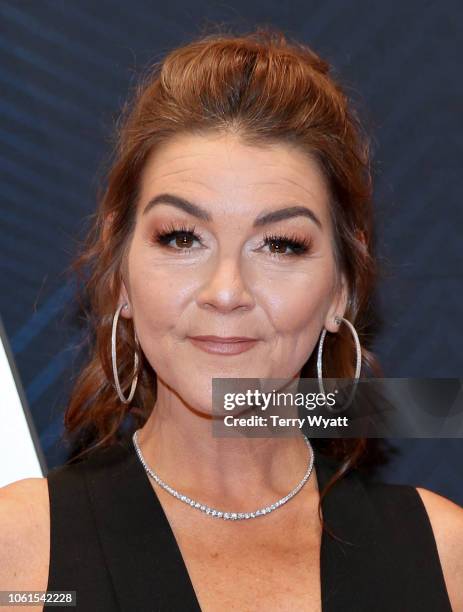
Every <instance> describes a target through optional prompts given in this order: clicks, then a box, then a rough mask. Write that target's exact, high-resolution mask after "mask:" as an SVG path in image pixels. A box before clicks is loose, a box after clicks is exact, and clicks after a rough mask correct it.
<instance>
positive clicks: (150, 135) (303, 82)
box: [64, 28, 382, 501]
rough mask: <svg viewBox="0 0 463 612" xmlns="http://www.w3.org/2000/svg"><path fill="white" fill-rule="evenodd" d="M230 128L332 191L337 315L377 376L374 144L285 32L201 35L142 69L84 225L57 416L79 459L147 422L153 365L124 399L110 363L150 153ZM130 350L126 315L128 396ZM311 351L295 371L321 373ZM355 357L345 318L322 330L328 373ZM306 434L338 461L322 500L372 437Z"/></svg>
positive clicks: (122, 328)
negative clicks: (341, 305)
mask: <svg viewBox="0 0 463 612" xmlns="http://www.w3.org/2000/svg"><path fill="white" fill-rule="evenodd" d="M227 131H233V132H234V133H236V134H238V135H239V137H240V138H241V139H242V142H243V143H245V144H249V145H254V146H264V145H265V144H267V143H279V142H280V143H289V144H291V145H292V146H295V147H297V148H298V149H299V150H301V151H303V152H305V153H307V155H308V156H309V157H310V158H311V159H312V160H315V161H316V162H317V163H318V165H319V167H320V169H321V170H322V172H323V176H324V177H325V179H326V183H327V185H328V187H329V193H330V196H331V197H330V214H331V219H332V222H333V223H332V226H333V228H334V243H333V251H334V257H335V261H336V269H337V271H338V272H342V273H343V274H344V275H345V278H346V280H347V283H348V289H349V302H348V306H347V310H346V312H345V313H344V316H345V317H346V318H347V319H348V320H349V321H350V322H352V324H353V325H355V327H356V330H357V333H358V335H359V338H360V342H361V344H362V366H366V367H367V368H368V369H369V370H370V371H371V372H372V373H373V375H375V376H381V375H382V372H381V368H380V366H379V363H378V362H377V360H376V358H375V356H374V355H373V354H372V353H371V352H370V351H369V350H368V349H367V348H366V347H365V344H366V341H367V339H368V338H367V332H366V329H367V327H368V325H369V324H370V323H371V321H370V317H371V315H370V313H369V305H370V301H371V296H372V292H373V289H374V285H375V282H376V278H377V274H378V270H377V263H376V259H375V257H374V254H373V250H374V249H373V210H372V179H371V171H370V142H369V139H368V137H367V135H366V133H365V131H364V130H363V128H362V125H361V123H360V121H359V119H358V117H357V113H356V111H355V109H354V108H353V104H352V102H351V101H350V100H349V99H348V97H347V95H346V93H345V91H344V90H343V87H342V86H341V84H340V82H339V80H338V79H336V78H334V76H333V75H332V74H331V67H330V65H329V64H328V62H327V61H326V60H324V59H322V58H321V57H320V56H319V55H318V54H317V53H315V52H314V51H313V50H312V49H311V48H310V47H309V46H307V45H304V44H301V43H298V42H295V41H289V40H288V38H287V37H286V36H285V35H284V34H283V33H282V32H281V31H280V30H277V29H275V28H258V29H257V30H256V31H255V32H252V33H250V34H245V35H240V36H235V35H232V34H229V33H214V34H209V35H205V36H202V37H200V38H199V39H197V40H194V41H192V42H190V43H188V44H185V45H184V46H181V47H178V48H176V49H174V50H173V51H171V52H170V53H168V54H167V55H166V56H165V57H164V58H163V60H162V61H160V62H157V63H156V64H154V65H153V66H151V67H150V69H149V70H148V72H147V73H146V74H145V75H144V77H143V78H142V79H140V81H139V83H138V85H137V87H136V89H135V92H134V95H133V97H131V99H130V100H129V102H128V103H127V104H126V105H125V107H124V109H123V112H122V114H121V119H120V121H119V123H118V126H117V131H116V139H115V146H114V155H113V159H112V160H111V166H110V168H109V171H108V173H107V181H106V185H105V187H104V188H103V190H102V191H101V194H100V196H99V202H98V209H97V211H96V213H95V215H94V220H93V224H92V227H91V230H90V232H89V233H88V236H87V239H86V241H85V242H84V244H83V245H82V251H81V252H80V253H79V254H78V256H77V257H76V259H75V261H74V262H73V264H72V266H71V269H72V271H73V272H75V273H77V276H78V277H79V279H80V280H81V281H82V282H81V287H80V288H81V290H82V293H81V296H82V298H83V305H84V309H85V311H86V315H87V324H88V331H89V333H88V341H89V349H90V350H89V356H88V361H87V363H85V364H84V367H83V368H82V370H81V371H80V373H79V376H78V378H77V380H76V381H75V383H74V387H73V389H72V393H71V396H70V401H69V405H68V407H67V410H66V413H65V419H64V424H65V434H66V437H68V438H71V439H73V443H74V445H75V448H76V449H78V450H79V451H80V452H79V453H78V454H77V457H80V455H82V454H84V453H86V452H88V451H90V450H92V449H95V448H96V447H99V446H106V445H110V444H113V443H115V442H116V441H117V440H119V439H120V438H122V437H124V436H127V435H131V434H132V433H133V431H134V430H135V429H138V428H139V427H141V426H143V424H144V423H145V422H146V420H147V419H148V417H149V415H150V412H151V410H152V408H153V406H154V404H155V401H156V387H157V385H156V373H155V372H154V371H153V369H152V368H151V366H150V364H149V362H148V361H147V359H146V358H145V357H144V355H143V354H142V353H141V354H140V355H139V357H140V360H139V361H140V363H139V375H138V384H137V389H136V393H135V395H134V398H133V400H132V402H131V403H130V405H126V404H122V403H121V402H120V400H119V398H118V396H117V394H116V391H115V389H114V385H113V375H112V365H111V325H112V319H113V315H114V312H115V310H116V308H117V305H118V299H119V295H120V293H119V292H120V287H121V280H122V277H121V271H122V270H123V266H124V256H125V253H126V250H127V247H128V245H129V243H130V239H131V235H132V232H133V229H134V221H135V211H136V203H137V196H138V194H139V189H140V174H141V172H142V170H143V168H144V164H145V161H146V159H147V157H148V155H149V154H150V153H151V152H152V151H153V150H154V149H155V148H156V147H158V146H160V145H161V144H162V143H163V142H166V141H168V140H169V139H171V138H172V137H174V136H176V135H178V134H182V133H185V134H187V133H189V134H199V135H201V134H207V133H209V132H222V133H225V132H227ZM78 297H80V296H78ZM136 348H137V347H136V345H135V344H134V329H133V323H132V320H127V319H119V325H118V347H117V355H118V369H119V380H120V381H121V386H122V388H123V391H124V393H125V394H126V395H127V390H128V389H129V388H130V383H131V380H132V376H133V358H134V351H135V350H136ZM138 350H139V348H138ZM315 352H316V351H314V353H315ZM314 353H313V354H312V355H311V356H310V357H309V359H308V361H307V363H306V364H305V366H304V368H303V369H302V372H301V376H303V377H314V376H316V368H315V363H316V355H315V354H314ZM354 365H355V351H354V347H353V339H352V336H351V335H350V331H349V329H347V326H346V325H343V324H342V325H341V328H340V330H339V332H338V333H335V334H327V336H326V339H325V343H324V357H323V368H324V375H325V376H327V377H333V378H353V376H354ZM127 418H128V420H127ZM127 423H128V426H127ZM313 442H314V448H316V447H318V448H319V449H321V450H322V452H323V453H325V454H327V455H331V456H334V457H335V458H336V459H339V460H340V461H342V465H341V467H340V469H339V471H338V472H337V473H336V474H335V475H334V477H333V478H332V479H331V480H330V482H329V483H328V485H327V486H326V487H325V490H324V491H323V492H322V494H321V499H323V497H324V495H326V493H327V492H328V490H329V489H330V488H331V486H333V484H334V483H335V482H336V480H337V479H338V478H340V477H341V476H342V475H343V474H344V473H345V472H346V471H347V470H349V469H350V468H352V467H353V466H355V465H356V464H358V463H359V462H360V460H361V459H362V457H365V456H366V455H367V453H368V448H369V447H368V444H369V443H368V441H367V440H366V439H332V440H321V439H320V440H314V441H313ZM320 501H321V500H320Z"/></svg>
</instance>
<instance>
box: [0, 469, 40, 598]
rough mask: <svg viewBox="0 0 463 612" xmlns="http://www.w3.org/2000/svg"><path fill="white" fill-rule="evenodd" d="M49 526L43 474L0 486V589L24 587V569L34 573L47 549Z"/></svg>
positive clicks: (35, 573)
mask: <svg viewBox="0 0 463 612" xmlns="http://www.w3.org/2000/svg"><path fill="white" fill-rule="evenodd" d="M49 530H50V524H49V502H48V483H47V479H46V478H25V479H22V480H18V481H16V482H13V483H11V484H8V485H6V486H4V487H0V590H4V589H6V588H9V589H12V588H19V589H22V588H25V585H24V584H23V583H22V581H23V580H24V576H25V573H26V572H27V574H28V575H32V576H36V575H37V572H38V571H39V570H40V568H41V567H42V566H43V557H44V554H46V553H47V552H48V544H49V537H50V534H49ZM6 583H7V584H6ZM26 586H27V585H26Z"/></svg>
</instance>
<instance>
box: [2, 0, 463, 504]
mask: <svg viewBox="0 0 463 612" xmlns="http://www.w3.org/2000/svg"><path fill="white" fill-rule="evenodd" d="M0 11H1V14H0V27H1V34H0V51H1V54H2V55H1V58H2V59H1V64H0V80H1V82H0V88H1V96H0V113H1V126H0V156H1V159H0V172H1V202H2V211H1V219H0V223H1V232H2V240H1V243H0V252H1V262H0V265H1V268H0V274H1V276H0V286H1V287H2V292H1V301H0V313H1V316H2V318H3V322H4V325H5V328H6V330H7V333H8V337H9V339H10V342H11V346H12V350H13V353H14V356H15V359H16V361H17V366H18V369H19V372H20V375H21V379H22V381H23V385H24V388H25V392H26V396H27V399H28V403H29V405H30V408H31V411H32V414H33V417H34V421H35V424H36V428H37V431H38V433H39V437H40V441H41V444H42V447H43V450H44V453H45V456H46V459H47V463H48V467H49V468H51V467H54V466H55V465H58V464H60V463H61V462H62V461H63V460H64V452H63V448H62V447H60V446H59V445H57V440H58V437H59V435H60V433H61V431H62V415H63V410H64V408H65V405H66V401H67V397H68V393H69V388H70V380H71V377H72V376H74V375H75V373H76V371H77V369H78V367H79V365H80V363H81V361H80V357H79V350H78V344H79V342H80V340H81V336H80V332H79V329H78V327H77V326H75V325H73V324H72V321H71V320H70V319H68V318H67V315H66V313H67V310H68V309H69V306H70V299H71V296H72V289H73V288H72V286H70V284H69V283H68V279H67V277H66V276H65V275H64V270H65V268H66V266H67V265H68V264H69V262H70V260H71V258H72V256H73V254H74V252H75V245H76V239H77V238H79V237H82V236H83V235H84V232H85V229H86V227H87V226H86V217H87V216H88V215H89V214H90V213H92V212H93V210H94V208H95V194H96V186H97V182H98V178H99V175H100V173H101V171H102V168H103V164H104V162H105V160H106V159H107V156H108V154H109V151H110V137H111V133H112V128H113V123H114V121H115V120H116V119H117V115H118V112H119V110H120V108H121V106H122V104H123V102H124V100H125V98H126V96H127V93H128V91H129V89H130V88H131V87H133V86H134V84H135V82H136V78H137V74H139V73H140V71H141V70H142V69H143V68H145V67H146V65H147V63H148V62H152V61H155V60H158V59H160V57H161V54H163V53H164V52H166V51H168V50H169V49H170V48H172V47H175V46H177V45H179V44H182V43H184V42H187V41H188V40H189V39H190V38H191V36H193V35H195V34H199V33H200V29H201V28H202V27H204V26H206V25H207V24H209V23H220V22H223V23H225V24H226V25H228V26H231V27H234V28H236V29H237V30H238V31H246V30H248V29H251V28H253V27H254V26H255V25H257V24H266V23H267V24H273V25H276V26H278V27H280V28H282V29H283V30H285V31H286V32H287V33H288V34H289V35H292V36H294V37H296V38H298V39H300V40H302V41H303V42H306V43H308V44H310V45H312V46H313V47H314V49H315V50H316V51H318V52H319V53H320V54H322V55H323V56H324V57H325V58H326V59H328V60H329V61H330V62H332V63H333V64H334V66H335V68H336V70H337V72H338V74H339V75H340V77H341V78H342V80H343V82H345V83H346V84H347V86H348V91H349V94H350V95H351V96H353V98H354V99H356V100H357V103H358V105H359V108H360V111H361V114H362V117H363V120H364V121H365V123H366V125H367V128H368V130H369V132H370V134H371V135H372V136H373V142H374V147H375V149H374V168H375V179H376V188H375V192H376V194H375V202H376V219H377V234H378V240H379V252H380V257H381V265H382V267H383V270H384V278H383V279H382V280H381V283H380V285H379V289H378V296H377V297H378V304H379V307H380V309H381V316H382V319H383V325H382V328H381V329H380V332H379V333H378V335H377V337H376V338H375V342H374V350H375V352H376V353H377V355H378V356H379V358H380V360H381V362H382V364H383V367H384V370H385V375H386V376H393V377H409V376H410V377H412V376H419V377H421V376H422V377H425V376H430V377H461V375H462V372H463V367H462V366H463V352H462V349H461V346H462V337H463V334H462V306H461V305H462V298H463V284H462V260H463V255H462V239H461V235H462V229H463V206H462V196H461V181H460V173H461V166H462V164H461V160H462V155H461V154H462V133H463V130H462V103H463V96H462V88H463V86H462V79H461V57H462V38H461V27H459V26H458V24H461V21H462V17H463V3H461V2H456V1H455V2H451V1H449V0H446V1H444V2H442V1H441V2H429V1H415V0H413V1H411V0H407V1H405V2H404V1H402V2H397V1H393V2H384V1H370V2H367V1H365V2H362V1H360V0H349V1H335V0H306V1H304V2H300V1H296V2H290V3H288V4H283V3H282V2H280V1H276V0H265V1H256V0H254V1H253V2H242V1H241V2H237V1H235V2H232V3H231V2H226V3H223V2H220V3H219V2H217V3H214V2H205V1H196V2H189V1H188V0H185V1H179V0H177V1H172V0H171V1H169V2H167V3H164V2H160V1H159V2H148V1H142V0H132V1H131V2H119V1H111V2H110V1H108V0H98V2H95V1H94V0H79V1H77V2H65V1H62V2H60V1H52V0H50V1H48V0H40V1H27V2H26V1H9V2H5V1H2V2H0ZM395 444H396V446H397V448H398V450H399V452H398V453H397V455H396V456H395V457H394V458H393V459H392V461H391V462H390V464H389V465H387V466H385V467H383V468H382V472H380V475H381V477H382V478H383V479H384V480H389V481H391V482H407V483H410V484H415V485H416V486H418V485H421V486H425V487H428V488H431V489H432V490H434V491H437V492H440V493H442V494H444V495H446V496H448V497H450V498H452V499H454V500H455V501H458V502H459V503H460V504H463V485H462V478H463V468H462V466H463V441H462V440H402V441H400V442H399V441H398V442H396V443H395Z"/></svg>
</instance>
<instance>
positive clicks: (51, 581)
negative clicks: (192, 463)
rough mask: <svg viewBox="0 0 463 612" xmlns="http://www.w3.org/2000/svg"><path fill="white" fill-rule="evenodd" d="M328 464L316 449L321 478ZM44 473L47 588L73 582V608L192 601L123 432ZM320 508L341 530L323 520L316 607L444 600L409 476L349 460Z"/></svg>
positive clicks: (397, 607) (176, 606)
mask: <svg viewBox="0 0 463 612" xmlns="http://www.w3.org/2000/svg"><path fill="white" fill-rule="evenodd" d="M337 465H338V464H337V463H336V462H335V461H334V460H333V459H331V458H328V457H325V456H324V455H322V454H320V453H318V452H317V451H315V461H314V469H315V470H316V474H317V479H318V483H319V489H320V490H322V488H323V487H324V485H325V483H326V482H327V481H328V479H329V478H330V476H331V475H332V474H333V472H334V471H335V470H336V467H337ZM47 478H48V487H49V498H50V529H51V533H50V540H51V541H50V567H49V577H48V586H47V590H48V591H76V592H77V593H76V599H77V607H76V608H73V609H76V610H78V611H82V612H116V611H121V612H158V611H159V612H176V611H179V612H193V611H194V612H200V610H201V608H200V606H199V603H198V600H197V597H196V594H195V591H194V589H193V585H192V583H191V580H190V577H189V574H188V571H187V569H186V565H185V563H184V561H183V558H182V555H181V553H180V549H179V547H178V544H177V541H176V539H175V537H174V534H173V531H172V529H171V527H170V523H169V522H168V520H167V517H166V515H165V513H164V510H163V508H162V506H161V504H160V502H159V499H158V497H157V495H156V494H155V492H154V490H153V488H152V486H151V483H150V482H149V479H150V476H149V475H148V474H147V473H146V472H145V469H144V467H143V465H142V464H141V462H140V460H139V458H138V456H137V454H136V451H135V448H134V446H133V443H132V442H131V441H130V442H127V443H121V442H120V443H117V444H116V445H114V446H112V447H109V448H105V449H98V450H95V451H92V453H89V455H88V457H87V459H85V460H83V461H81V462H79V463H74V464H68V465H65V466H61V467H58V468H54V469H52V470H51V471H50V472H49V473H48V477H47ZM322 511H323V517H324V519H325V521H326V523H327V524H328V525H329V527H330V528H331V529H332V530H333V531H334V533H335V534H336V535H337V536H338V537H340V538H342V539H343V540H345V541H347V542H345V543H341V542H339V541H338V540H336V539H334V538H332V537H331V536H330V535H329V534H328V533H327V532H326V531H323V532H322V542H321V552H320V575H321V591H322V611H323V612H371V611H372V610H375V611H376V612H415V611H416V612H428V611H429V612H452V608H451V605H450V600H449V597H448V593H447V589H446V585H445V581H444V576H443V572H442V567H441V564H440V560H439V555H438V551H437V546H436V541H435V539H434V534H433V531H432V528H431V524H430V522H429V518H428V514H427V512H426V509H425V506H424V505H423V502H422V501H421V497H420V496H419V494H418V492H417V491H416V489H415V488H414V487H412V486H410V485H401V484H388V483H382V482H375V481H372V480H371V479H368V478H367V477H366V476H364V475H363V474H361V473H360V472H359V471H358V470H351V471H350V472H348V473H347V474H346V475H345V476H343V477H342V478H341V480H339V481H338V482H337V483H336V484H335V485H334V487H333V488H332V489H331V490H330V491H329V493H328V494H327V496H326V497H325V499H324V501H323V503H322ZM211 520H212V519H211ZM349 543H350V544H349ZM60 608H61V607H60ZM62 608H63V609H64V606H63V607H62ZM66 609H67V610H69V608H66ZM71 609H72V608H71ZM225 612H226V611H225Z"/></svg>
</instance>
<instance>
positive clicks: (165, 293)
mask: <svg viewBox="0 0 463 612" xmlns="http://www.w3.org/2000/svg"><path fill="white" fill-rule="evenodd" d="M190 283H191V279H190ZM190 283H189V282H188V279H187V277H185V278H184V279H182V278H180V277H179V275H175V276H174V275H172V273H171V271H170V270H166V269H162V268H161V267H159V268H158V269H154V268H153V267H150V268H149V269H148V268H147V267H146V266H144V267H140V268H139V269H138V271H135V270H133V272H132V275H131V289H132V300H133V303H134V308H135V311H136V313H137V315H136V317H137V318H136V327H137V330H138V331H139V335H140V337H141V338H143V337H147V338H148V339H149V340H150V341H153V340H156V341H159V340H161V339H162V336H164V335H165V334H166V333H167V332H168V331H169V330H170V329H172V328H174V327H175V326H176V324H177V323H178V319H179V316H180V315H181V312H182V310H183V308H184V304H185V295H186V294H187V293H188V292H189V291H191V287H190Z"/></svg>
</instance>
